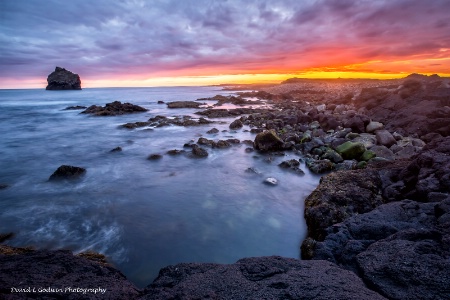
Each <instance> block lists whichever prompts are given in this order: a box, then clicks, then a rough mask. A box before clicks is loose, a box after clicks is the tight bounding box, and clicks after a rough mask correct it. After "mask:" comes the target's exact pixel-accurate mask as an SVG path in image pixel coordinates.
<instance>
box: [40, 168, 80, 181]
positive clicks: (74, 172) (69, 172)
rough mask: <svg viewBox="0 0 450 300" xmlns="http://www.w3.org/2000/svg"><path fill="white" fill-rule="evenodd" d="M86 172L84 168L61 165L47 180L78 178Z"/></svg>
mask: <svg viewBox="0 0 450 300" xmlns="http://www.w3.org/2000/svg"><path fill="white" fill-rule="evenodd" d="M85 173H86V169H85V168H81V167H74V166H68V165H62V166H60V167H59V168H58V169H56V171H55V172H53V174H52V175H51V176H50V178H49V179H48V180H49V181H57V180H64V179H69V180H72V179H78V178H80V177H81V176H83V175H84V174H85Z"/></svg>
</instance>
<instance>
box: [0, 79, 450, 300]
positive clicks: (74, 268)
mask: <svg viewBox="0 0 450 300" xmlns="http://www.w3.org/2000/svg"><path fill="white" fill-rule="evenodd" d="M245 97H255V98H259V99H261V100H264V101H269V102H270V103H271V105H272V108H270V109H267V108H265V109H255V108H235V109H211V108H206V109H205V110H203V111H200V112H198V114H199V115H202V116H205V117H207V118H209V119H213V118H217V117H218V118H220V117H230V116H235V117H237V119H235V120H234V121H233V122H232V123H231V124H230V129H233V130H239V129H240V128H242V126H244V125H246V126H249V127H250V128H251V132H254V133H255V134H257V135H256V136H255V140H254V141H253V147H251V148H250V150H252V151H253V149H254V150H256V151H260V152H265V153H266V154H267V155H268V156H269V157H270V155H283V154H282V153H283V152H285V151H294V152H297V153H299V154H301V155H302V156H303V157H304V161H300V160H294V161H285V162H283V163H282V165H280V167H283V168H291V169H292V170H293V171H296V168H297V169H299V167H298V166H299V164H300V162H304V163H305V165H306V166H307V167H308V168H309V169H310V170H311V171H312V172H315V173H325V174H326V175H324V176H323V177H322V179H321V182H320V184H319V186H318V187H317V189H316V190H315V191H314V192H313V193H312V194H311V195H309V196H308V198H307V199H306V201H305V219H306V222H307V225H308V237H307V239H306V240H305V241H304V242H303V244H302V246H301V253H302V258H303V260H295V259H287V258H281V257H262V258H246V259H241V260H239V261H238V262H236V263H235V264H230V265H220V264H206V263H205V264H179V265H175V266H170V267H167V268H163V269H162V270H161V271H160V273H159V276H158V278H157V279H155V281H154V282H153V283H152V284H150V285H149V286H147V287H146V288H145V289H143V290H139V289H137V288H136V287H135V286H134V285H133V284H131V283H130V282H128V281H127V280H126V278H125V277H124V276H123V275H122V274H121V273H120V272H119V271H117V270H115V269H114V268H112V267H110V266H107V265H105V264H104V263H103V262H99V261H92V260H89V259H87V258H85V257H79V256H73V255H72V254H71V253H70V252H69V251H46V250H31V249H27V250H23V251H22V250H20V248H11V247H8V246H6V245H2V246H1V248H0V250H1V252H0V253H1V255H0V265H1V266H2V268H1V269H2V274H1V275H0V286H1V287H2V290H1V293H2V294H4V295H5V296H6V299H24V298H26V297H30V298H39V297H41V296H46V297H49V298H52V297H55V298H57V297H56V296H57V294H58V293H53V294H52V293H45V292H43V294H34V293H31V292H30V293H27V292H24V293H13V292H12V291H11V287H15V286H17V287H19V283H20V282H21V280H22V281H23V280H24V278H28V279H27V281H26V282H22V283H20V286H21V287H29V286H36V287H38V286H48V285H51V286H52V287H53V286H54V287H55V288H59V287H63V286H65V285H70V284H72V285H73V282H74V281H76V282H78V285H79V286H80V287H86V288H88V287H92V288H93V287H95V286H101V287H102V288H106V289H107V292H106V293H107V298H110V299H123V298H128V299H204V298H210V299H263V298H266V299H298V298H314V299H329V298H330V297H333V298H334V299H385V298H388V299H417V298H419V299H449V296H448V295H450V289H449V286H450V262H449V257H450V246H449V245H450V229H449V228H450V196H449V191H450V177H449V176H450V159H449V155H450V108H449V105H450V88H449V87H448V80H446V79H442V78H439V77H436V76H430V77H427V76H422V75H417V74H415V75H410V76H408V77H407V78H406V79H404V80H395V81H386V82H385V81H370V82H368V83H367V82H364V81H362V82H353V81H351V82H344V83H343V82H331V83H330V82H327V83H320V84H319V83H311V82H308V81H306V82H303V81H301V80H300V81H295V80H294V81H289V82H286V83H284V84H281V85H279V86H275V87H269V88H265V90H264V91H259V92H245V93H240V95H239V96H238V97H229V98H227V97H223V96H221V97H219V96H216V99H214V100H218V101H219V103H221V104H223V103H226V102H227V101H228V102H230V103H233V104H237V105H239V103H240V104H242V105H246V104H248V102H247V101H246V100H245ZM199 100H200V101H202V100H205V99H199ZM195 103H196V102H194V103H191V102H189V103H187V102H184V103H177V104H172V105H171V106H172V109H175V108H176V107H192V108H198V107H199V106H200V104H199V105H197V104H195ZM116 104H117V103H116ZM119 104H120V102H119ZM127 105H128V104H127ZM95 108H100V107H95ZM138 111H141V110H138ZM94 114H97V113H96V112H94ZM97 115H115V113H114V112H111V111H110V110H108V112H107V113H100V114H97ZM212 122H213V121H212V120H208V119H206V118H204V117H201V118H199V119H198V120H196V119H192V118H191V117H188V118H187V117H178V118H175V119H168V118H162V117H159V118H158V116H156V117H153V118H152V119H150V120H148V121H145V122H136V123H127V124H124V125H123V127H125V128H128V129H135V128H137V127H152V128H155V129H156V128H157V127H161V126H170V125H177V126H198V125H208V124H210V123H212ZM205 131H206V130H205ZM236 142H240V141H234V143H236ZM232 143H233V142H232V141H213V140H209V139H206V138H199V139H198V141H197V142H196V143H192V144H189V145H186V146H187V147H190V148H192V152H189V153H190V155H191V156H197V157H206V156H207V155H208V152H207V150H205V149H204V148H201V147H200V146H199V145H203V146H206V147H218V148H228V147H230V146H231V144H232ZM250 150H249V153H250V152H251V151H250ZM173 151H180V152H177V153H175V154H178V153H181V151H182V150H176V149H175V150H173ZM299 170H300V169H299ZM299 173H300V172H299ZM300 175H301V174H300ZM42 269H45V270H47V272H46V274H45V276H41V275H39V274H40V272H41V270H42ZM71 282H72V283H71ZM4 287H6V288H4ZM59 296H61V295H59ZM63 296H68V295H63ZM89 297H90V298H92V299H96V298H99V299H100V298H104V297H105V295H101V294H92V293H91V294H89ZM70 298H71V299H78V298H79V299H84V298H86V295H83V294H77V293H72V294H70Z"/></svg>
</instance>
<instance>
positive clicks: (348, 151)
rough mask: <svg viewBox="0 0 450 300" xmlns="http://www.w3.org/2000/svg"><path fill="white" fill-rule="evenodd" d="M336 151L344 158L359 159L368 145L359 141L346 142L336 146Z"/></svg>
mask: <svg viewBox="0 0 450 300" xmlns="http://www.w3.org/2000/svg"><path fill="white" fill-rule="evenodd" d="M336 151H337V153H339V154H340V155H341V156H342V158H343V159H358V158H360V157H361V155H362V154H363V153H364V152H365V151H366V147H365V146H364V144H362V143H359V142H357V143H354V142H345V143H343V144H342V145H340V146H338V147H336Z"/></svg>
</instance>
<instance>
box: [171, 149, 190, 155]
mask: <svg viewBox="0 0 450 300" xmlns="http://www.w3.org/2000/svg"><path fill="white" fill-rule="evenodd" d="M184 152H186V151H184V150H178V149H172V150H169V151H167V154H169V155H179V154H182V153H184Z"/></svg>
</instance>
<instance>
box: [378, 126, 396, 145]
mask: <svg viewBox="0 0 450 300" xmlns="http://www.w3.org/2000/svg"><path fill="white" fill-rule="evenodd" d="M375 135H376V137H377V142H378V144H380V145H382V146H386V147H388V148H389V147H390V146H392V145H394V144H396V143H397V141H396V139H395V138H394V137H393V136H392V134H391V133H390V132H389V131H387V130H377V131H376V132H375Z"/></svg>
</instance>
